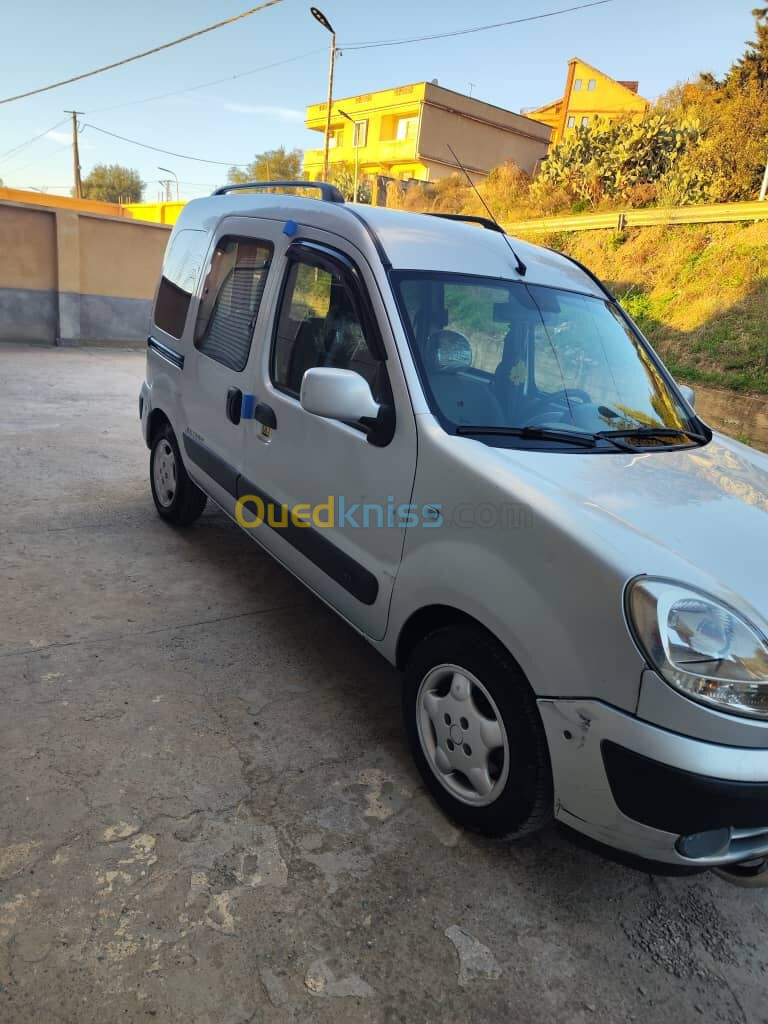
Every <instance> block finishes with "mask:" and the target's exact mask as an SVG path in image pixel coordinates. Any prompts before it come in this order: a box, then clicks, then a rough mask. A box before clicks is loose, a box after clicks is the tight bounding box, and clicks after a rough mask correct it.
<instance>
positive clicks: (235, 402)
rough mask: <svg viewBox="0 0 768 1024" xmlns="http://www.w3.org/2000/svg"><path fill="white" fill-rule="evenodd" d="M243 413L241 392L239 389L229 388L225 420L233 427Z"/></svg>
mask: <svg viewBox="0 0 768 1024" xmlns="http://www.w3.org/2000/svg"><path fill="white" fill-rule="evenodd" d="M242 411H243V392H242V391H241V390H240V388H230V389H229V391H228V392H227V419H228V420H229V421H230V423H234V424H235V426H237V424H238V423H239V422H240V416H241V414H242Z"/></svg>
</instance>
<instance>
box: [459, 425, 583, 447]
mask: <svg viewBox="0 0 768 1024" xmlns="http://www.w3.org/2000/svg"><path fill="white" fill-rule="evenodd" d="M456 433H457V434H458V435H459V436H460V437H466V436H472V435H476V434H479V435H489V436H494V435H496V436H498V437H522V438H524V439H526V440H528V439H530V440H532V441H562V442H563V443H564V444H576V445H578V446H579V447H580V448H594V447H595V445H596V444H597V437H598V436H599V435H597V434H583V433H579V434H577V433H575V432H573V431H570V430H553V429H552V428H551V427H492V426H478V427H464V426H462V427H457V428H456Z"/></svg>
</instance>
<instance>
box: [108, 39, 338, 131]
mask: <svg viewBox="0 0 768 1024" xmlns="http://www.w3.org/2000/svg"><path fill="white" fill-rule="evenodd" d="M325 52H326V48H325V47H322V48H320V49H316V50H308V51H307V52H306V53H297V54H296V56H295V57H286V58H285V59H284V60H276V61H274V63H272V64H264V65H262V67H260V68H251V70H250V71H241V72H239V74H237V75H227V76H226V78H214V79H213V80H212V81H209V82H200V84H199V85H190V86H188V87H187V88H186V89H174V90H173V92H162V93H159V94H158V95H157V96H146V97H145V98H144V99H141V100H128V101H127V102H126V103H117V104H115V105H114V106H112V107H98V108H97V109H96V110H92V111H90V113H92V114H103V113H106V112H107V111H110V110H121V109H122V108H123V107H132V106H136V105H137V104H140V103H152V102H153V101H154V100H164V99H166V98H167V97H168V96H181V95H182V94H183V93H186V92H195V90H196V89H205V88H207V87H208V86H212V85H221V84H222V83H223V82H233V81H234V80H235V79H236V78H245V77H246V75H255V74H257V73H258V72H259V71H269V70H270V69H271V68H278V67H280V66H281V65H282V64H291V63H293V61H297V60H303V59H304V58H305V57H312V56H314V54H316V53H325Z"/></svg>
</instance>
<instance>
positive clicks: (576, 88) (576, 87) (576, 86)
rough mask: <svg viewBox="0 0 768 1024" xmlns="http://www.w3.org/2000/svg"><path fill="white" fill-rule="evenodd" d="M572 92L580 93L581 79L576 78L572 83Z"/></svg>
mask: <svg viewBox="0 0 768 1024" xmlns="http://www.w3.org/2000/svg"><path fill="white" fill-rule="evenodd" d="M573 91H574V92H581V79H580V78H577V79H576V81H575V82H574V83H573Z"/></svg>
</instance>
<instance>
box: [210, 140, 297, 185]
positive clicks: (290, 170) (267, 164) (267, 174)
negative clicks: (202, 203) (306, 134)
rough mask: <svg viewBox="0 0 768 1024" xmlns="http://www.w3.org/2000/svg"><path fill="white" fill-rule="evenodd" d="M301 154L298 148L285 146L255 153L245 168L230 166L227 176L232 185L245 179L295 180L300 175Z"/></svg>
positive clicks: (241, 182) (240, 183)
mask: <svg viewBox="0 0 768 1024" xmlns="http://www.w3.org/2000/svg"><path fill="white" fill-rule="evenodd" d="M302 159H303V154H302V152H301V150H300V149H289V150H286V148H285V146H280V147H279V148H278V149H268V150H266V152H264V153H257V154H256V156H255V157H254V158H253V161H252V162H251V163H250V164H248V166H247V167H246V168H245V170H242V169H241V168H240V167H230V169H229V172H228V177H229V180H230V182H231V183H232V184H233V185H243V184H245V182H247V181H296V180H298V179H299V178H300V177H301V164H302Z"/></svg>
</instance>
